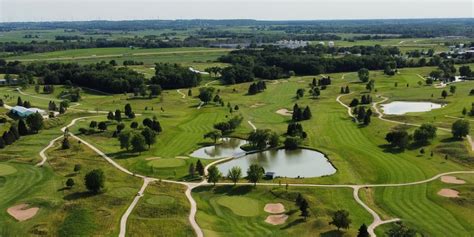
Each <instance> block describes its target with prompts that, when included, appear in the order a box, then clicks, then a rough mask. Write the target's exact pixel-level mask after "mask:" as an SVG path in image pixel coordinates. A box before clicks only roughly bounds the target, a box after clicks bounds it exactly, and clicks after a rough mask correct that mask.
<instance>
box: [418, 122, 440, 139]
mask: <svg viewBox="0 0 474 237" xmlns="http://www.w3.org/2000/svg"><path fill="white" fill-rule="evenodd" d="M436 130H437V128H436V127H435V126H433V125H432V124H427V123H425V124H422V125H421V126H420V127H419V128H417V129H416V130H415V132H414V133H413V139H414V140H415V142H417V143H420V144H426V143H427V142H428V140H431V139H433V138H435V137H436Z"/></svg>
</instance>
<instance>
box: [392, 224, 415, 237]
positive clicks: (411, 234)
mask: <svg viewBox="0 0 474 237" xmlns="http://www.w3.org/2000/svg"><path fill="white" fill-rule="evenodd" d="M386 234H387V236H389V237H415V236H416V230H414V229H411V228H409V227H407V226H405V225H404V224H403V223H402V222H396V223H395V225H393V227H392V228H390V229H389V230H388V231H387V232H386Z"/></svg>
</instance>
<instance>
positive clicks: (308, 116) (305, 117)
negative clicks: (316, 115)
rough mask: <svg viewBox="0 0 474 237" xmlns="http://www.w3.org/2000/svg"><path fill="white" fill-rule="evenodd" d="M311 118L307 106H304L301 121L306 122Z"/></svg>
mask: <svg viewBox="0 0 474 237" xmlns="http://www.w3.org/2000/svg"><path fill="white" fill-rule="evenodd" d="M312 116H313V115H312V114H311V109H310V108H309V106H306V108H304V111H303V119H304V120H308V119H311V117H312Z"/></svg>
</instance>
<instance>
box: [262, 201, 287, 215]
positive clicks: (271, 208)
mask: <svg viewBox="0 0 474 237" xmlns="http://www.w3.org/2000/svg"><path fill="white" fill-rule="evenodd" d="M263 210H264V211H265V212H268V213H272V214H278V213H282V212H285V206H283V204H281V203H267V204H266V205H265V207H264V208H263Z"/></svg>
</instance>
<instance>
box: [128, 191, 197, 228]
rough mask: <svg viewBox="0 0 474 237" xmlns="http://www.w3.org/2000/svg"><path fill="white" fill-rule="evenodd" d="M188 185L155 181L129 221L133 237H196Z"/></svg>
mask: <svg viewBox="0 0 474 237" xmlns="http://www.w3.org/2000/svg"><path fill="white" fill-rule="evenodd" d="M184 190H185V187H184V186H182V185H177V184H168V183H164V182H163V183H151V184H150V185H149V186H148V187H147V189H146V190H145V193H144V196H143V197H142V199H141V200H140V201H139V202H138V205H137V206H136V207H135V209H134V210H133V212H132V214H131V215H130V217H129V220H128V226H127V235H129V236H178V237H181V236H183V237H184V236H194V232H193V230H192V229H191V226H190V224H189V222H188V219H187V216H188V213H189V203H188V201H187V199H186V197H185V196H184Z"/></svg>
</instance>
